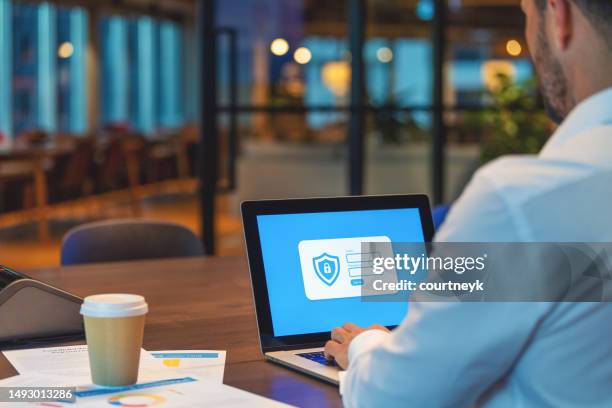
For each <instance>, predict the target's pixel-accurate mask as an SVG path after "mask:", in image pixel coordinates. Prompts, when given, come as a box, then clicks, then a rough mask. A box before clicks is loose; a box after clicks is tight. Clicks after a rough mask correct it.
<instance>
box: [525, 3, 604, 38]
mask: <svg viewBox="0 0 612 408" xmlns="http://www.w3.org/2000/svg"><path fill="white" fill-rule="evenodd" d="M569 1H571V2H573V3H574V4H576V5H577V6H578V7H579V8H580V9H581V10H582V12H583V13H584V15H585V16H586V17H587V18H588V19H589V20H590V21H591V22H592V23H593V26H594V27H595V28H596V29H597V30H598V31H599V32H600V33H601V34H602V35H605V36H611V35H612V0H569ZM535 2H536V5H537V6H538V8H539V9H540V10H541V11H545V10H546V0H535ZM607 39H608V37H607ZM608 44H609V45H611V46H612V41H610V39H608Z"/></svg>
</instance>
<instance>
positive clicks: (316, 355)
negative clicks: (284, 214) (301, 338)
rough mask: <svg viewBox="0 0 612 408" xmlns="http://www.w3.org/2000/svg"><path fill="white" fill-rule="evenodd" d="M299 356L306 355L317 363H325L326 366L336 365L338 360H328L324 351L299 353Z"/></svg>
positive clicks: (305, 356)
mask: <svg viewBox="0 0 612 408" xmlns="http://www.w3.org/2000/svg"><path fill="white" fill-rule="evenodd" d="M296 355H297V356H300V357H304V358H306V359H308V360H310V361H314V362H315V363H319V364H323V365H325V366H332V367H333V366H336V362H335V361H334V360H328V359H327V358H325V355H324V354H323V352H322V351H315V352H311V353H297V354H296Z"/></svg>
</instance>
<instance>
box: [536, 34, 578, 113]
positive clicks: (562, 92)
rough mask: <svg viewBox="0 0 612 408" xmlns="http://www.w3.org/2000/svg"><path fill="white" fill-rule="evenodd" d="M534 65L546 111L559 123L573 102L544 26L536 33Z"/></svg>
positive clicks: (572, 105) (570, 108)
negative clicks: (549, 44) (551, 49)
mask: <svg viewBox="0 0 612 408" xmlns="http://www.w3.org/2000/svg"><path fill="white" fill-rule="evenodd" d="M534 65H535V69H536V71H537V73H538V77H539V78H540V90H541V92H542V98H543V99H544V107H545V108H546V113H547V114H548V116H549V117H550V119H551V120H552V121H554V122H555V123H557V124H560V123H561V122H563V120H565V118H566V117H567V115H568V114H569V113H570V111H571V110H572V109H573V107H574V103H573V98H572V97H571V96H570V94H569V88H568V85H567V78H566V77H565V74H564V73H563V68H562V67H561V64H560V63H559V61H557V60H556V59H555V57H554V56H553V55H552V52H551V51H550V47H549V46H548V42H547V40H546V37H545V35H544V28H542V29H541V30H540V33H539V34H538V50H537V54H536V55H535V58H534Z"/></svg>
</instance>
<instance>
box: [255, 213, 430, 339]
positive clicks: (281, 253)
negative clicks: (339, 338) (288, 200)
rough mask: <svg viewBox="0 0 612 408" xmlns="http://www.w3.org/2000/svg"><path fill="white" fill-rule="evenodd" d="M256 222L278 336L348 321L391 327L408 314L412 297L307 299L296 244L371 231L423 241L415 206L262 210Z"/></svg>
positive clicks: (396, 238) (401, 239)
mask: <svg viewBox="0 0 612 408" xmlns="http://www.w3.org/2000/svg"><path fill="white" fill-rule="evenodd" d="M257 225H258V228H259V237H260V242H261V249H262V255H263V261H264V269H265V275H266V283H267V286H268V297H269V301H270V310H271V314H272V325H273V329H274V335H275V336H289V335H297V334H307V333H318V332H327V331H330V330H331V329H333V328H334V327H336V326H341V325H342V324H344V323H346V322H352V323H355V324H357V325H359V326H369V325H371V324H374V323H379V324H382V325H385V326H392V325H397V324H399V323H400V322H401V321H402V319H403V318H404V317H405V315H406V312H407V305H408V302H401V301H396V302H364V301H362V299H361V297H346V298H335V299H323V300H311V299H309V298H308V297H307V295H306V290H305V285H306V283H305V278H304V277H303V275H302V263H301V261H300V249H298V246H299V245H300V242H302V241H307V240H324V239H339V238H343V239H344V238H355V237H371V236H385V237H388V238H389V239H390V240H391V242H424V235H423V228H422V225H421V217H420V214H419V210H418V209H417V208H405V209H391V210H364V211H346V212H323V213H303V214H279V215H259V216H257ZM328 284H329V283H328Z"/></svg>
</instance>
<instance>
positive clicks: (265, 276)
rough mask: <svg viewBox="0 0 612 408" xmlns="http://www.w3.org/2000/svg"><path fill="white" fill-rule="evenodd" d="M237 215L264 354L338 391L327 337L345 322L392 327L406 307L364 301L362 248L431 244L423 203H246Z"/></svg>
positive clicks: (411, 199) (409, 199)
mask: <svg viewBox="0 0 612 408" xmlns="http://www.w3.org/2000/svg"><path fill="white" fill-rule="evenodd" d="M241 210H242V220H243V225H244V234H245V241H246V248H247V256H248V262H249V268H250V272H251V281H252V286H253V297H254V303H255V310H256V315H257V325H258V328H259V340H260V345H261V350H262V353H263V354H264V356H265V358H266V359H267V360H269V361H271V362H274V363H278V364H281V365H283V366H286V367H289V368H292V369H294V370H297V371H300V372H302V373H306V374H308V375H311V376H314V377H317V378H319V379H322V380H324V381H328V382H330V383H333V384H338V373H339V368H338V367H337V366H336V364H335V362H333V361H328V360H327V359H326V358H325V356H324V355H323V345H324V344H325V342H326V341H328V340H329V339H330V332H331V330H332V329H333V328H334V327H337V326H341V325H343V324H344V323H346V322H352V323H355V324H357V325H359V326H363V327H367V326H370V325H372V324H374V323H379V324H382V325H384V326H387V327H389V328H394V327H395V326H397V325H398V324H399V323H400V322H401V321H402V320H403V319H404V317H405V315H406V312H407V307H408V302H406V301H392V300H390V301H376V302H366V301H363V299H362V297H361V289H360V285H363V279H364V276H362V275H363V274H364V272H363V271H364V269H363V265H362V264H360V263H363V262H364V261H363V260H364V256H363V254H361V252H362V250H361V244H362V242H390V243H393V242H430V241H431V239H432V236H433V223H432V218H431V210H430V206H429V200H428V198H427V196H424V195H388V196H359V197H335V198H315V199H291V200H263V201H245V202H243V203H242V206H241ZM389 247H391V245H389Z"/></svg>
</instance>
